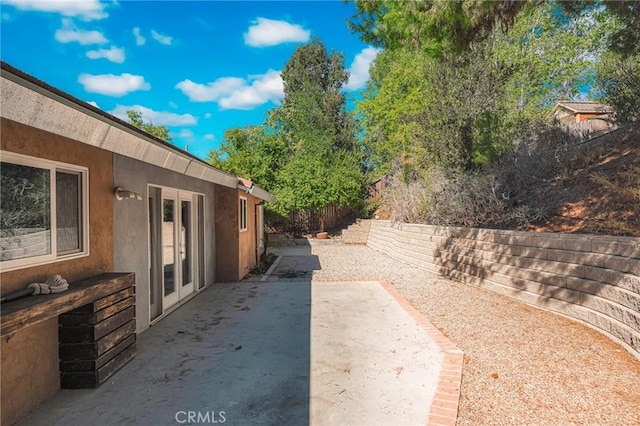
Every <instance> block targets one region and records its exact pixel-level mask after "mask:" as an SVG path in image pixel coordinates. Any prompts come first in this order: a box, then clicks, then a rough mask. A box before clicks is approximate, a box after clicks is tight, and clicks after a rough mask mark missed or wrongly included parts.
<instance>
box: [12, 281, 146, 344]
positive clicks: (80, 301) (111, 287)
mask: <svg viewBox="0 0 640 426" xmlns="http://www.w3.org/2000/svg"><path fill="white" fill-rule="evenodd" d="M134 284H135V274H133V273H132V272H112V273H104V274H100V275H96V276H93V277H89V278H85V279H83V280H79V281H75V282H72V283H69V289H68V290H67V291H64V292H62V293H57V294H46V295H38V296H27V297H24V298H22V299H18V300H14V301H11V302H7V303H3V304H2V307H0V310H1V314H0V318H1V323H0V331H1V333H0V334H1V336H2V337H4V336H9V335H11V334H13V333H15V332H16V331H18V330H21V329H23V328H25V327H29V326H31V325H35V324H38V323H40V322H42V321H46V320H48V319H50V318H53V317H57V316H58V315H60V314H64V313H65V312H69V311H72V310H74V309H76V308H78V307H80V306H83V305H86V304H88V303H91V302H94V301H96V300H98V299H101V298H103V297H106V296H109V295H110V294H113V293H116V292H118V291H120V290H123V289H125V288H128V287H131V286H133V285H134Z"/></svg>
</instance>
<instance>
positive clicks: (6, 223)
mask: <svg viewBox="0 0 640 426" xmlns="http://www.w3.org/2000/svg"><path fill="white" fill-rule="evenodd" d="M50 181H51V172H50V171H49V170H48V169H41V168H38V167H30V166H23V165H20V164H13V163H7V162H2V163H1V164H0V260H12V259H22V258H27V257H33V256H41V255H47V254H51V218H50V216H51V185H50Z"/></svg>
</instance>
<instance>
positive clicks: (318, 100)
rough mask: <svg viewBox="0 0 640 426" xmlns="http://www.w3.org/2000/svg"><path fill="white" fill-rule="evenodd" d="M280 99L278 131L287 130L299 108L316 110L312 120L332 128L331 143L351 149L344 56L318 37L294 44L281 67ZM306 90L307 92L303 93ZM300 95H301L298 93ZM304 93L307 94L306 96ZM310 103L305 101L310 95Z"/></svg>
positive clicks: (351, 122) (352, 130)
mask: <svg viewBox="0 0 640 426" xmlns="http://www.w3.org/2000/svg"><path fill="white" fill-rule="evenodd" d="M282 80H283V81H284V100H283V102H282V111H281V114H280V115H278V113H276V114H275V115H274V119H275V120H279V121H280V124H281V125H282V131H283V132H284V133H285V135H286V133H287V132H288V131H289V130H291V129H289V128H288V127H287V126H288V125H291V124H293V123H296V122H298V123H299V121H296V120H295V119H294V116H295V114H296V113H297V111H299V109H300V107H301V103H304V105H302V108H307V109H309V108H313V109H317V112H318V114H317V115H316V116H315V119H318V120H322V121H323V124H322V125H323V126H327V127H332V128H333V140H332V144H333V146H334V148H336V149H347V150H353V149H356V147H357V138H356V133H355V123H354V120H353V117H352V115H351V114H349V113H348V112H347V111H346V108H345V96H344V94H343V93H342V86H344V84H345V83H346V82H347V81H348V80H349V73H348V71H347V70H346V69H345V67H344V56H343V55H342V54H341V53H339V52H331V54H328V53H327V50H326V48H325V46H324V44H323V43H322V41H320V39H318V38H313V39H312V40H311V41H310V42H309V43H307V44H304V45H302V46H300V47H298V48H297V49H296V50H295V52H294V53H293V55H292V56H291V58H290V59H289V61H288V62H287V64H286V65H285V67H284V69H283V70H282ZM307 90H311V92H308V93H307ZM300 94H301V95H300ZM307 94H308V95H309V97H307ZM312 95H313V96H315V99H314V102H313V103H309V102H307V100H308V99H311V96H312Z"/></svg>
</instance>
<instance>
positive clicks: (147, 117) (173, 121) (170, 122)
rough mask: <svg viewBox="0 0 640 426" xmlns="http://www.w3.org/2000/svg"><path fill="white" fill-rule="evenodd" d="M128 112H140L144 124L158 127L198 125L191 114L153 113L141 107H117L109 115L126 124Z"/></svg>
mask: <svg viewBox="0 0 640 426" xmlns="http://www.w3.org/2000/svg"><path fill="white" fill-rule="evenodd" d="M129 110H134V111H138V112H140V113H141V114H142V119H143V120H144V121H145V122H151V123H153V124H156V125H159V126H193V125H195V124H197V123H198V121H197V120H196V118H195V117H194V116H193V115H191V114H176V113H175V112H169V111H154V110H152V109H150V108H147V107H144V106H142V105H129V106H127V105H117V106H116V107H115V108H114V109H113V110H111V111H109V113H110V114H113V115H115V116H116V117H118V118H120V119H122V120H124V121H127V122H128V121H129V118H128V117H127V111H129Z"/></svg>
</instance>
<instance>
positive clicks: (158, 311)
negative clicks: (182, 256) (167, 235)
mask: <svg viewBox="0 0 640 426" xmlns="http://www.w3.org/2000/svg"><path fill="white" fill-rule="evenodd" d="M161 202H162V201H161V196H160V188H154V187H150V188H149V257H150V266H151V268H150V270H149V279H150V283H149V299H150V304H151V308H150V309H151V319H152V320H154V319H156V318H158V317H159V316H160V315H162V290H161V288H162V274H163V271H162V269H161V268H160V265H161V264H162V247H161V246H160V244H161V235H162V222H161V220H160V219H161V217H162V215H161V212H162V208H161Z"/></svg>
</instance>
